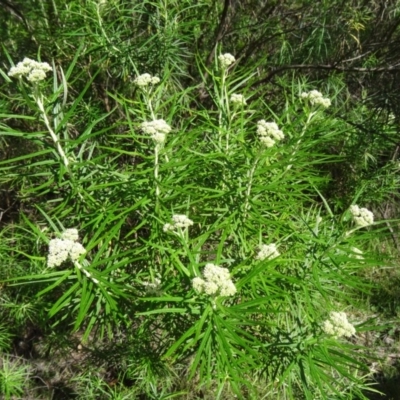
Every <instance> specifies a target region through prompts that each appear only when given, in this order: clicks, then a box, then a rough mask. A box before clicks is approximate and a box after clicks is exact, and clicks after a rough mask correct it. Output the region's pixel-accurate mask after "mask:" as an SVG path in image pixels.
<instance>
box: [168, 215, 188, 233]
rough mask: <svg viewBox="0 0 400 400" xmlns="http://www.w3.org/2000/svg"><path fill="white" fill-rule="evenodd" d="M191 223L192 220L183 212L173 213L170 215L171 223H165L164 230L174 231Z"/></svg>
mask: <svg viewBox="0 0 400 400" xmlns="http://www.w3.org/2000/svg"><path fill="white" fill-rule="evenodd" d="M192 225H193V221H192V220H191V219H189V218H188V217H187V216H186V215H184V214H175V215H173V216H172V224H165V225H164V227H163V230H164V232H168V231H174V230H176V229H177V228H180V229H184V228H188V227H189V226H192Z"/></svg>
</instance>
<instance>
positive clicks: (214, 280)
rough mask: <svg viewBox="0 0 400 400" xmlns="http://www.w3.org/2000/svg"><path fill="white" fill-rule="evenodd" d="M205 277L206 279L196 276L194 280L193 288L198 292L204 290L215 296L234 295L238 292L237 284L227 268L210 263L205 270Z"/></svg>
mask: <svg viewBox="0 0 400 400" xmlns="http://www.w3.org/2000/svg"><path fill="white" fill-rule="evenodd" d="M203 277H204V279H202V278H200V277H196V278H194V279H193V280H192V285H193V289H194V290H196V291H197V292H198V293H203V292H204V293H205V294H207V295H209V296H214V297H217V296H233V295H234V294H235V293H236V286H235V284H234V283H233V282H232V279H231V276H230V274H229V271H228V269H227V268H222V267H218V266H217V265H214V264H211V263H209V264H207V265H206V266H205V268H204V270H203Z"/></svg>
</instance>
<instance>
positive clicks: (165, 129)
mask: <svg viewBox="0 0 400 400" xmlns="http://www.w3.org/2000/svg"><path fill="white" fill-rule="evenodd" d="M140 127H141V128H142V130H143V132H144V133H147V134H148V135H151V138H152V139H153V140H154V141H155V142H156V143H159V144H161V143H164V142H165V139H166V136H167V134H168V133H169V132H171V127H170V126H169V125H168V124H167V123H166V122H165V121H164V120H163V119H155V120H154V121H150V122H143V123H142V124H141V125H140Z"/></svg>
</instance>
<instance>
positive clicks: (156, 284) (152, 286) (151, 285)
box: [143, 278, 161, 294]
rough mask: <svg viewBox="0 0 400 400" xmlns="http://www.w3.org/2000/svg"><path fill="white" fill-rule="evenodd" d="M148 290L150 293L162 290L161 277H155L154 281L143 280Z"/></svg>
mask: <svg viewBox="0 0 400 400" xmlns="http://www.w3.org/2000/svg"><path fill="white" fill-rule="evenodd" d="M143 286H144V287H145V288H146V292H147V293H149V294H157V293H158V292H159V291H160V290H161V279H160V278H154V281H153V282H143Z"/></svg>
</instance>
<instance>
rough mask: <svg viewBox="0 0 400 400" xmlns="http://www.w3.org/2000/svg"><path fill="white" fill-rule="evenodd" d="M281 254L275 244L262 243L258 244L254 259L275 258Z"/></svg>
mask: <svg viewBox="0 0 400 400" xmlns="http://www.w3.org/2000/svg"><path fill="white" fill-rule="evenodd" d="M280 255H281V254H280V253H279V251H278V249H277V247H276V244H275V243H271V244H262V245H261V246H260V251H259V252H258V254H257V255H256V260H261V261H262V260H266V259H268V258H276V257H279V256H280Z"/></svg>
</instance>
